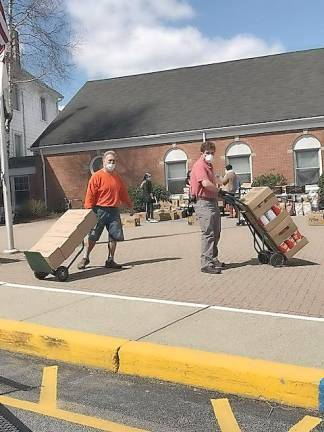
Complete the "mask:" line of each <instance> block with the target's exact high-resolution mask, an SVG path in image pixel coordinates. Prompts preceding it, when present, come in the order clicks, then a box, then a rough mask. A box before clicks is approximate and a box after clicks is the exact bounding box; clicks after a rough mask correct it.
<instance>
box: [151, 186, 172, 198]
mask: <svg viewBox="0 0 324 432" xmlns="http://www.w3.org/2000/svg"><path fill="white" fill-rule="evenodd" d="M153 195H154V196H155V198H156V199H157V201H158V202H159V201H169V199H170V196H171V193H170V192H169V191H168V190H166V188H165V187H164V186H162V185H155V184H153Z"/></svg>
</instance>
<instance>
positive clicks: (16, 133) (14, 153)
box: [12, 131, 26, 157]
mask: <svg viewBox="0 0 324 432" xmlns="http://www.w3.org/2000/svg"><path fill="white" fill-rule="evenodd" d="M16 135H17V136H20V138H21V145H22V147H21V148H22V154H21V155H17V151H16V150H17V149H16ZM12 138H13V139H12V141H13V155H14V156H15V157H23V156H25V155H26V152H25V148H24V135H23V134H22V133H21V132H18V131H13V132H12Z"/></svg>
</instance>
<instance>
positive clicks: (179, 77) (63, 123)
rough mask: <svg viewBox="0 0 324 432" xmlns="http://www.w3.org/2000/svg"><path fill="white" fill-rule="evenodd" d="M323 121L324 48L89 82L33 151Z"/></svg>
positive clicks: (35, 145) (35, 144)
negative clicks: (293, 121) (318, 118)
mask: <svg viewBox="0 0 324 432" xmlns="http://www.w3.org/2000/svg"><path fill="white" fill-rule="evenodd" d="M320 115H324V48H321V49H315V50H308V51H299V52H293V53H286V54H278V55H271V56H265V57H257V58H251V59H245V60H237V61H230V62H225V63H216V64H210V65H204V66H195V67H186V68H180V69H174V70H167V71H162V72H153V73H147V74H141V75H133V76H126V77H122V78H111V79H106V80H98V81H88V82H87V83H86V84H85V85H84V86H83V87H82V88H81V90H80V91H79V92H78V93H77V94H76V96H75V97H74V98H73V99H72V100H71V102H70V103H69V104H68V105H67V106H66V107H65V108H64V110H63V111H62V112H61V113H60V114H59V116H58V118H57V119H56V120H54V122H53V123H52V124H51V125H50V126H49V127H48V128H47V129H46V130H45V132H44V133H43V134H42V135H41V137H40V138H39V139H38V140H37V141H36V143H34V145H33V146H34V147H37V146H39V145H40V146H51V145H57V144H69V143H78V142H80V143H82V142H89V141H101V140H109V139H116V138H125V137H136V136H145V135H154V134H161V133H168V132H179V131H188V130H203V129H207V128H213V127H224V126H237V125H243V124H250V123H261V122H269V121H277V120H286V119H295V118H305V117H314V116H320Z"/></svg>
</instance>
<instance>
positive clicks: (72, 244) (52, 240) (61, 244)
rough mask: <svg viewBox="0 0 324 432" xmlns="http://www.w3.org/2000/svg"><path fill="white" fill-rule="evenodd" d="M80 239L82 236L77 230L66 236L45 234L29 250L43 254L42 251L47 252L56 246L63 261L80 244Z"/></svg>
mask: <svg viewBox="0 0 324 432" xmlns="http://www.w3.org/2000/svg"><path fill="white" fill-rule="evenodd" d="M82 240H83V237H82V236H81V235H80V233H79V231H78V230H77V231H75V232H74V233H72V234H71V235H70V236H68V237H64V236H59V235H57V236H54V235H53V236H52V235H45V236H43V237H42V238H41V239H40V240H39V241H38V242H37V243H36V244H35V245H34V246H33V247H32V248H31V251H37V252H41V253H42V255H43V256H44V254H43V252H49V251H51V250H55V249H56V248H58V249H60V251H61V254H62V256H63V258H64V259H63V261H65V260H66V259H67V258H69V257H70V256H71V255H72V253H73V252H74V251H75V249H76V248H77V247H78V246H79V245H80V244H81V242H82ZM63 261H62V262H63Z"/></svg>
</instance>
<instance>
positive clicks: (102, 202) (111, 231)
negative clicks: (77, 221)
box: [78, 150, 132, 270]
mask: <svg viewBox="0 0 324 432" xmlns="http://www.w3.org/2000/svg"><path fill="white" fill-rule="evenodd" d="M102 162H103V168H102V169H101V170H99V171H97V172H95V173H94V174H92V176H91V178H90V180H89V183H88V188H87V193H86V197H85V203H84V207H85V208H86V209H92V210H93V211H94V212H95V213H96V215H97V218H98V222H97V224H96V226H95V227H94V228H93V229H92V230H91V231H90V234H89V238H88V244H87V246H86V249H85V254H84V257H83V258H82V260H81V261H80V262H79V263H78V269H79V270H81V269H84V268H85V267H86V266H87V265H88V264H89V263H90V258H89V257H90V252H91V251H92V249H93V248H94V247H95V245H96V242H97V241H98V240H99V238H100V236H101V234H102V231H103V230H104V228H106V229H107V231H108V235H109V239H108V257H107V260H106V262H105V267H107V268H113V269H120V268H122V266H121V265H120V264H117V263H116V262H115V259H114V257H115V252H116V246H117V242H120V241H123V240H124V233H123V228H122V223H121V219H120V212H119V207H120V206H121V205H124V204H125V205H126V206H127V207H128V208H132V202H131V201H130V199H129V196H128V192H127V189H126V186H125V184H124V182H123V181H122V179H121V177H120V175H119V174H118V173H117V172H116V171H115V169H116V165H117V155H116V153H115V152H114V151H112V150H109V151H107V152H106V153H105V154H104V155H103V157H102ZM131 212H132V210H131Z"/></svg>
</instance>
